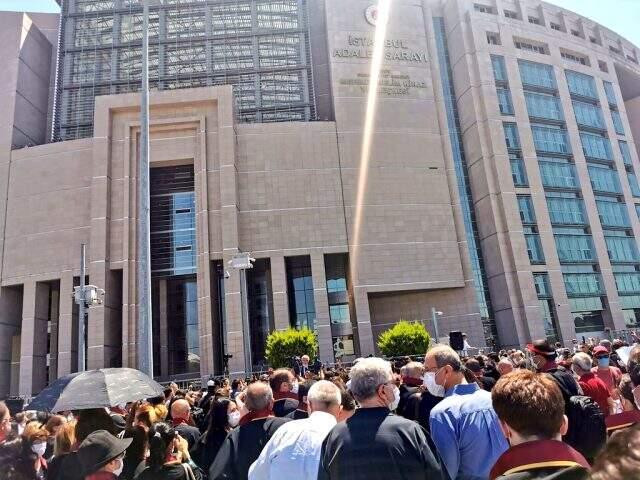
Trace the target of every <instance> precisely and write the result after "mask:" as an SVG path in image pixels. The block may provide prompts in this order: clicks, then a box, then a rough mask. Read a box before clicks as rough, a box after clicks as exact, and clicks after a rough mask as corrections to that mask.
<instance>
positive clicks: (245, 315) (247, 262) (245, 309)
mask: <svg viewBox="0 0 640 480" xmlns="http://www.w3.org/2000/svg"><path fill="white" fill-rule="evenodd" d="M253 262H255V258H251V254H249V253H239V254H238V255H234V257H233V258H232V259H231V260H230V261H229V265H230V266H231V268H233V269H235V270H237V271H238V273H239V274H240V302H241V310H242V343H243V346H244V371H245V375H250V374H251V372H252V371H253V361H252V359H251V327H250V325H249V299H248V292H247V270H248V269H250V268H253Z"/></svg>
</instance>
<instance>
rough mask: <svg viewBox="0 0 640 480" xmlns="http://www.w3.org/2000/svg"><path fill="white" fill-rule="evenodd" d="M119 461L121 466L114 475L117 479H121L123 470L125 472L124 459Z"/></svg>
mask: <svg viewBox="0 0 640 480" xmlns="http://www.w3.org/2000/svg"><path fill="white" fill-rule="evenodd" d="M118 461H119V462H120V466H119V467H118V468H116V469H115V470H114V471H113V474H114V475H115V476H116V477H119V476H120V474H121V473H122V470H124V462H123V461H122V459H120V460H118Z"/></svg>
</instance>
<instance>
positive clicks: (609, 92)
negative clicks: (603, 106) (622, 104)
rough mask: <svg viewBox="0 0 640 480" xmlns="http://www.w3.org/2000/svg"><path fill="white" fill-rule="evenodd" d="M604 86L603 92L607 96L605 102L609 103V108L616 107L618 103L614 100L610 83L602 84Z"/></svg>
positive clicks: (614, 96)
mask: <svg viewBox="0 0 640 480" xmlns="http://www.w3.org/2000/svg"><path fill="white" fill-rule="evenodd" d="M603 84H604V91H605V93H606V95H607V101H608V102H609V105H611V106H616V105H617V104H618V101H617V100H616V92H615V90H614V88H613V84H612V83H611V82H607V81H605V82H603Z"/></svg>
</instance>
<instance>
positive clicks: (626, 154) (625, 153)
mask: <svg viewBox="0 0 640 480" xmlns="http://www.w3.org/2000/svg"><path fill="white" fill-rule="evenodd" d="M618 145H619V146H620V153H621V155H622V160H623V161H624V164H625V165H633V160H631V150H629V144H628V143H627V142H625V141H624V140H619V141H618Z"/></svg>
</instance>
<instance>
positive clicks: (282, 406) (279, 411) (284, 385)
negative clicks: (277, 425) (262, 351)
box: [269, 368, 299, 417]
mask: <svg viewBox="0 0 640 480" xmlns="http://www.w3.org/2000/svg"><path fill="white" fill-rule="evenodd" d="M269 385H270V386H271V390H272V391H273V414H274V415H275V416H276V417H286V416H287V415H288V414H290V413H291V412H293V411H294V410H295V409H296V408H298V403H299V402H298V380H296V377H295V376H294V375H293V373H291V370H287V369H286V368H280V369H278V370H276V371H275V372H273V374H272V375H271V378H270V379H269Z"/></svg>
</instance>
